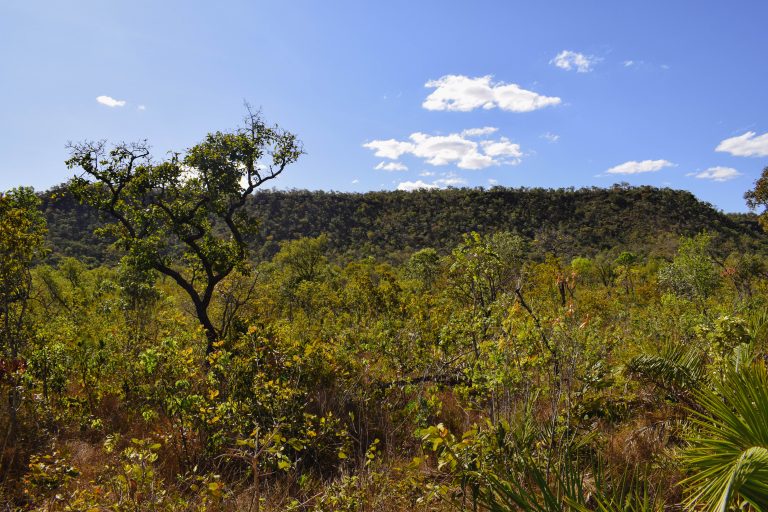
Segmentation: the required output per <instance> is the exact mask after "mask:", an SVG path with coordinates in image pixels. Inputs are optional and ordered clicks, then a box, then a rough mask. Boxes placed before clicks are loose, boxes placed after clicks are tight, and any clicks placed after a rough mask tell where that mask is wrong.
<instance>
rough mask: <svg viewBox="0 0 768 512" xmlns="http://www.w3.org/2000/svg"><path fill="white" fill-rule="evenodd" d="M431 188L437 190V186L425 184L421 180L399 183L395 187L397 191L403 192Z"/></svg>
mask: <svg viewBox="0 0 768 512" xmlns="http://www.w3.org/2000/svg"><path fill="white" fill-rule="evenodd" d="M433 188H439V187H438V186H437V185H434V184H432V183H425V182H424V181H422V180H416V181H401V182H400V183H398V185H397V190H405V191H406V192H413V191H414V190H419V189H427V190H429V189H433Z"/></svg>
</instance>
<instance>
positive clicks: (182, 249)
mask: <svg viewBox="0 0 768 512" xmlns="http://www.w3.org/2000/svg"><path fill="white" fill-rule="evenodd" d="M69 149H70V158H69V159H68V160H67V162H66V163H67V166H68V167H69V168H79V169H81V170H82V172H81V173H80V174H79V175H76V176H75V177H74V178H72V179H71V180H70V182H69V190H70V191H71V192H72V193H73V195H74V196H75V197H76V198H77V199H78V200H80V201H81V202H82V203H85V204H88V205H90V206H92V207H94V208H96V209H97V210H99V211H101V212H103V213H105V214H107V216H109V217H110V218H111V220H112V222H111V223H109V224H107V225H106V226H105V227H104V228H101V229H100V232H101V233H102V234H104V235H108V236H112V237H114V239H115V240H116V245H117V246H118V247H119V248H121V249H122V250H124V251H125V252H126V256H125V258H126V259H127V261H128V262H129V263H130V264H131V265H134V266H136V267H138V268H142V269H153V270H155V271H157V272H160V273H161V274H165V275H166V276H169V277H170V278H171V279H173V281H175V282H176V284H178V286H179V287H181V289H182V290H184V292H186V294H187V295H188V296H189V298H190V299H191V301H192V303H193V305H194V308H195V314H196V316H197V319H198V320H199V321H200V324H201V325H202V327H203V329H204V331H205V335H206V338H207V347H206V353H208V354H209V353H211V352H212V351H213V347H214V345H213V344H214V343H215V342H216V341H217V340H218V339H219V338H220V336H221V330H220V329H219V328H217V327H216V326H214V322H213V321H212V320H211V316H210V306H211V300H212V298H213V296H214V291H215V289H216V286H217V285H218V284H219V283H220V282H221V281H222V280H223V279H224V278H225V277H227V276H228V275H229V274H230V273H232V271H233V270H235V269H243V270H244V269H245V268H246V267H247V262H248V246H247V238H248V235H249V234H251V233H253V231H254V229H255V228H256V224H255V221H254V219H252V218H251V217H250V216H249V215H248V213H247V211H246V209H245V208H244V207H245V205H246V201H247V199H248V196H249V195H251V194H252V193H253V192H254V190H256V189H257V188H258V187H260V186H261V185H263V184H264V183H266V182H267V181H269V180H272V179H275V178H276V177H278V176H279V175H280V174H281V173H282V172H283V170H284V169H285V168H286V167H287V166H288V165H290V164H291V163H293V162H295V161H296V160H297V159H298V158H299V156H300V155H301V154H302V153H303V150H302V145H301V142H300V141H299V140H298V139H297V138H296V136H295V135H294V134H292V133H290V132H287V131H284V130H281V129H280V128H278V127H277V126H269V125H267V124H266V123H265V122H264V121H263V120H262V118H261V115H260V114H259V113H258V112H256V113H254V112H252V111H251V110H250V108H248V115H247V116H246V117H245V122H244V125H243V126H242V127H240V128H238V129H237V130H235V131H233V132H231V133H221V132H216V133H211V134H208V135H207V136H206V138H205V140H204V141H203V142H201V143H200V144H197V145H196V146H194V147H192V148H190V149H188V150H187V151H186V152H185V153H184V154H183V155H182V154H179V153H174V154H172V155H171V156H170V158H169V159H167V160H164V161H161V162H155V161H154V160H153V159H152V157H151V154H150V148H149V146H148V145H147V143H146V142H139V143H132V144H125V143H123V144H117V145H115V146H112V147H108V146H107V144H106V142H104V141H99V142H83V143H78V144H70V145H69Z"/></svg>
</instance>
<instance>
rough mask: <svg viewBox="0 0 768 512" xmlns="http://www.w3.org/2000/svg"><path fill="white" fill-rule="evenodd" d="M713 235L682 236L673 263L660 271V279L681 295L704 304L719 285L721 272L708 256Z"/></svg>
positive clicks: (662, 283)
mask: <svg viewBox="0 0 768 512" xmlns="http://www.w3.org/2000/svg"><path fill="white" fill-rule="evenodd" d="M711 243H712V236H711V235H708V234H706V233H701V234H699V235H696V236H695V237H694V238H683V239H682V240H680V247H679V248H678V250H677V255H676V256H675V259H674V260H672V263H670V264H669V265H666V266H664V267H662V269H661V270H660V271H659V282H660V284H661V285H662V286H664V287H665V288H667V289H669V290H671V291H672V292H674V293H675V294H677V295H678V296H680V297H684V298H686V299H689V300H692V301H695V302H698V303H703V302H704V301H706V299H707V298H708V297H710V296H711V295H712V293H714V291H715V290H716V289H717V288H718V286H720V284H721V278H720V273H719V272H718V271H717V268H715V263H714V262H713V261H712V258H711V257H710V255H709V251H710V250H711Z"/></svg>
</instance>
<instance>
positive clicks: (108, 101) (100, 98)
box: [96, 96, 125, 108]
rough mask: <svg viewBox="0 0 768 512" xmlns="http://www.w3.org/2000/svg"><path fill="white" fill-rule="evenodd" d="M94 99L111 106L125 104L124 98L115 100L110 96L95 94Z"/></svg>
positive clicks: (122, 105)
mask: <svg viewBox="0 0 768 512" xmlns="http://www.w3.org/2000/svg"><path fill="white" fill-rule="evenodd" d="M96 101H97V102H99V103H101V104H102V105H106V106H107V107H111V108H114V107H124V106H125V100H116V99H115V98H113V97H112V96H96Z"/></svg>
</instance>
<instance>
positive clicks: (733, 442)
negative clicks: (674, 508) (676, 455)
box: [682, 363, 768, 512]
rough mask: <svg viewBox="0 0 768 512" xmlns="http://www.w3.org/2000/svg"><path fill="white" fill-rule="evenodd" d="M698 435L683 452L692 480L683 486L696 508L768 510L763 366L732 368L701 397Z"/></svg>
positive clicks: (767, 384)
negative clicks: (744, 506)
mask: <svg viewBox="0 0 768 512" xmlns="http://www.w3.org/2000/svg"><path fill="white" fill-rule="evenodd" d="M696 398H697V402H698V403H699V405H700V406H701V408H702V412H699V411H694V412H693V414H694V419H693V421H694V424H695V425H696V426H697V427H698V429H699V432H698V434H697V436H696V437H695V438H694V439H692V440H691V447H690V448H688V449H687V450H686V451H685V452H683V462H684V463H685V464H686V465H687V467H688V469H689V470H690V471H691V476H689V477H688V478H687V479H685V480H684V481H683V482H682V484H683V485H684V486H685V487H686V488H687V489H688V491H689V493H690V496H689V498H688V500H687V502H686V505H687V506H690V507H691V508H694V507H695V508H700V507H703V509H704V510H708V511H722V512H725V511H727V510H730V509H732V508H734V507H737V506H740V505H742V504H745V503H747V504H749V505H751V507H752V508H753V509H754V510H758V511H768V372H766V369H765V366H764V365H763V364H760V363H758V364H753V365H750V366H747V367H742V368H741V369H739V370H735V369H731V370H729V371H728V372H727V373H726V374H725V378H724V379H723V380H722V381H720V382H716V383H714V385H713V389H711V390H709V389H705V390H702V391H699V392H697V393H696Z"/></svg>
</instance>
